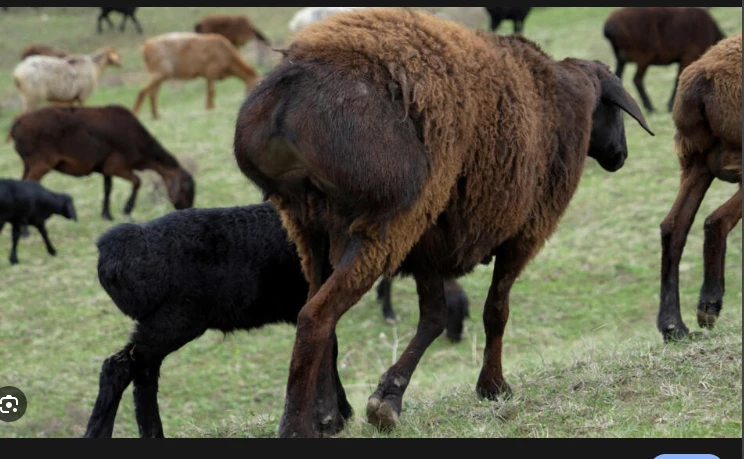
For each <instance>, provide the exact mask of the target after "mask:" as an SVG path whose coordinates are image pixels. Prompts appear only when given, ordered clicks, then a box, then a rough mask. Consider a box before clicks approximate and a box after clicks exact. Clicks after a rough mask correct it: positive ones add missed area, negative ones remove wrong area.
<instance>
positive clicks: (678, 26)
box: [604, 7, 724, 112]
mask: <svg viewBox="0 0 744 459" xmlns="http://www.w3.org/2000/svg"><path fill="white" fill-rule="evenodd" d="M604 36H605V37H606V38H607V39H608V40H609V41H610V44H611V45H612V50H613V51H614V53H615V57H616V58H617V70H616V72H615V73H616V75H617V76H618V77H619V78H621V79H622V77H623V70H624V68H625V64H626V63H628V62H635V63H636V66H637V69H636V74H635V77H633V83H634V84H635V86H636V89H638V94H639V95H640V96H641V101H642V102H643V106H644V107H645V108H646V110H648V111H649V112H653V111H654V107H653V104H651V100H650V99H649V98H648V94H646V89H645V88H644V87H643V77H644V76H645V75H646V70H647V69H648V67H649V66H650V65H671V64H674V63H678V64H679V71H678V73H677V82H678V81H679V75H680V74H681V73H682V71H683V70H684V69H685V68H686V67H687V66H688V65H690V64H691V63H693V62H694V61H695V60H696V59H697V58H699V57H700V56H701V55H702V54H703V53H704V52H705V51H706V50H707V49H708V48H710V47H711V46H713V45H714V44H716V43H717V42H718V41H719V40H721V39H722V38H724V35H723V33H722V32H721V30H720V29H719V28H718V25H717V24H716V21H714V20H713V17H712V16H711V15H710V14H709V13H708V12H707V11H705V10H703V9H702V8H678V7H632V8H623V9H621V10H618V11H615V12H614V13H612V14H611V15H610V17H609V18H607V21H606V22H605V25H604ZM677 82H675V84H674V87H673V88H672V97H671V98H670V99H669V103H668V104H667V107H668V108H669V111H672V105H673V104H674V96H675V93H676V91H677Z"/></svg>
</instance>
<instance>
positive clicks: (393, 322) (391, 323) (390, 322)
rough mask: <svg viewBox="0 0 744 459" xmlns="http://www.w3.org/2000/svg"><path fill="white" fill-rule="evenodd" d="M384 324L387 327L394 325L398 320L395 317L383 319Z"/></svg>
mask: <svg viewBox="0 0 744 459" xmlns="http://www.w3.org/2000/svg"><path fill="white" fill-rule="evenodd" d="M385 323H386V324H388V325H395V324H397V323H398V319H397V318H396V317H395V316H393V317H385Z"/></svg>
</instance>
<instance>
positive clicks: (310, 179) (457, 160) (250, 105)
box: [235, 8, 650, 437]
mask: <svg viewBox="0 0 744 459" xmlns="http://www.w3.org/2000/svg"><path fill="white" fill-rule="evenodd" d="M283 54H284V59H283V60H282V61H281V63H280V64H279V65H278V66H277V67H276V68H275V69H274V70H273V71H272V72H270V73H269V74H268V75H267V76H266V77H265V79H264V80H263V82H262V83H261V84H260V85H258V86H257V88H256V89H255V90H254V91H253V92H252V93H251V95H250V96H249V97H248V98H247V100H246V101H245V102H244V104H243V106H242V108H241V110H240V112H239V115H238V121H237V126H236V134H235V156H236V159H237V162H238V165H239V167H240V168H241V170H242V171H243V173H244V174H245V175H246V176H247V177H248V178H249V179H250V180H252V181H253V182H254V183H255V184H256V185H258V186H259V187H260V188H261V189H262V190H263V192H264V193H265V194H266V195H267V196H268V198H269V199H270V200H271V201H272V202H273V203H274V204H275V205H276V206H277V208H278V209H279V211H280V213H281V216H282V221H283V224H284V226H285V227H286V228H287V230H288V234H289V236H290V238H291V239H292V240H293V241H294V242H295V243H296V245H297V246H298V251H299V253H300V256H301V260H302V264H303V270H304V272H305V274H306V276H307V278H308V280H309V283H310V293H309V296H308V298H309V300H308V303H307V304H306V305H305V306H304V307H303V309H302V310H301V312H300V314H299V316H298V325H297V334H296V340H295V346H294V351H293V354H292V359H291V364H290V371H289V378H288V385H287V393H286V396H287V399H286V402H285V410H284V415H283V417H282V420H281V423H280V431H279V432H280V435H281V436H282V437H291V436H302V437H309V436H314V435H317V433H318V432H319V427H318V426H316V425H314V424H313V411H314V409H315V410H317V409H318V406H330V405H331V404H330V403H329V401H326V403H323V400H322V397H323V395H319V394H318V393H316V392H315V388H316V379H317V376H318V374H319V372H321V373H326V372H328V371H330V362H331V355H332V354H331V352H332V346H331V341H330V338H331V336H332V334H333V332H334V330H335V326H336V323H337V321H338V320H339V319H340V318H341V316H342V315H343V314H344V313H345V312H346V311H347V310H348V309H349V308H350V307H351V306H352V305H354V304H355V303H357V302H358V301H359V299H360V298H361V297H362V296H363V295H364V294H365V293H366V292H367V291H368V290H369V289H370V288H372V287H373V285H374V282H375V280H376V279H377V278H378V277H379V276H380V275H382V274H385V275H388V276H391V275H393V274H395V273H398V272H402V273H404V274H411V275H413V277H414V279H415V282H416V287H417V291H418V295H419V308H420V320H419V325H418V329H417V332H416V334H415V336H414V338H413V340H412V341H411V343H410V344H409V345H408V347H407V348H406V349H405V351H403V353H402V356H401V357H400V359H399V360H398V361H397V362H396V363H395V364H394V365H393V366H392V367H391V368H390V369H389V370H388V371H387V372H386V373H385V374H384V375H383V376H382V378H381V379H380V382H379V385H378V388H377V390H376V391H375V392H374V394H373V395H372V396H371V397H370V399H369V402H368V405H367V419H368V421H369V422H370V423H372V424H373V425H376V426H379V427H382V428H388V427H392V426H394V425H395V424H396V423H397V421H398V417H399V415H400V410H401V404H402V397H403V394H404V392H405V390H406V387H407V386H408V384H409V382H410V380H411V375H412V374H413V371H414V370H415V368H416V366H417V365H418V362H419V360H420V359H421V357H422V355H423V354H424V352H425V351H426V349H427V348H428V347H429V345H430V344H431V343H432V342H433V341H434V339H435V338H436V337H438V336H439V335H440V334H441V333H442V332H443V330H444V327H445V320H446V303H445V296H444V287H443V282H444V279H447V278H458V277H461V276H463V275H465V274H467V273H469V272H471V271H472V270H473V269H474V268H475V267H476V266H477V265H479V264H481V263H484V264H487V263H489V262H490V261H491V260H492V259H493V258H494V257H495V258H496V260H497V262H496V265H495V268H494V273H493V281H492V284H491V288H490V290H489V294H488V298H487V300H486V304H485V308H484V327H485V330H486V340H487V341H486V345H485V355H484V361H483V368H482V370H481V375H480V378H479V380H478V383H477V387H476V388H477V392H478V393H479V394H480V395H481V396H484V397H488V398H495V397H497V396H499V395H500V394H505V393H509V391H510V389H509V386H508V384H507V383H506V381H505V380H504V376H503V373H502V368H501V346H502V340H503V334H504V329H505V326H506V322H507V319H508V315H509V292H510V290H511V287H512V285H513V283H514V281H515V280H516V279H517V277H518V275H519V274H520V272H521V271H522V269H523V268H524V267H525V266H526V265H527V263H528V262H529V261H530V260H531V259H532V258H533V257H534V256H535V254H536V253H537V252H538V250H539V249H540V248H541V247H542V246H543V244H544V242H545V240H546V239H547V237H548V236H549V235H550V234H551V233H553V231H554V230H555V229H556V227H557V225H558V221H559V219H560V217H561V215H562V214H563V213H564V211H565V210H566V208H567V207H568V204H569V202H570V200H571V197H572V196H573V194H574V192H575V191H576V189H577V187H578V184H579V180H580V178H581V174H582V170H583V166H584V163H585V161H586V158H587V156H589V157H593V158H595V159H596V160H597V161H598V162H599V164H600V165H601V166H602V167H603V168H604V169H606V170H608V171H611V172H612V171H616V170H618V169H620V168H621V167H622V166H623V164H624V162H625V160H626V158H627V147H626V140H625V129H624V124H623V116H622V113H623V111H625V112H627V113H629V114H630V115H631V116H633V117H634V118H635V119H636V120H638V121H639V123H640V124H641V125H642V126H643V127H644V128H646V129H647V130H648V127H647V126H646V123H645V120H644V118H643V115H642V113H641V110H640V109H639V107H638V106H637V104H636V103H635V101H634V100H633V98H632V97H631V96H630V95H629V94H628V93H627V92H626V91H625V90H624V89H623V87H622V85H621V82H620V80H619V79H618V78H617V77H616V76H615V75H613V74H612V72H611V71H610V69H609V68H608V67H607V66H606V65H604V64H602V63H600V62H597V61H586V60H580V59H565V60H563V61H560V62H556V61H554V60H553V59H551V58H550V57H549V56H548V55H547V54H545V53H544V52H543V51H542V50H540V48H539V47H538V46H537V45H535V44H534V43H532V42H530V41H529V40H527V39H525V38H522V37H521V36H499V35H495V34H491V33H490V32H486V31H475V30H472V29H469V28H467V27H465V26H462V25H459V24H457V23H454V22H452V21H446V20H442V19H440V18H437V17H435V16H432V15H430V14H426V13H422V12H415V11H411V10H400V9H386V8H381V9H369V10H360V11H355V12H350V13H339V14H338V15H336V16H333V17H331V18H329V19H327V20H325V21H323V22H320V23H317V24H313V25H310V26H309V27H307V28H306V29H303V30H301V31H300V32H299V33H298V34H297V35H296V36H295V37H294V40H293V42H292V43H291V45H290V46H289V48H288V49H287V50H284V52H283ZM649 132H650V131H649ZM327 416H328V418H329V419H338V423H339V424H340V425H342V426H343V419H342V416H341V415H340V414H339V413H337V412H333V411H329V412H328V415H327Z"/></svg>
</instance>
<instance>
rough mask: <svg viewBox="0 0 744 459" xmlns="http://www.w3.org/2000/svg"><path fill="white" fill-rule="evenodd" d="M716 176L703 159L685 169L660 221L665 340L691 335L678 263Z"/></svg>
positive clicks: (660, 324)
mask: <svg viewBox="0 0 744 459" xmlns="http://www.w3.org/2000/svg"><path fill="white" fill-rule="evenodd" d="M712 182H713V175H712V174H711V173H710V170H709V169H708V167H707V166H706V165H705V164H704V163H703V162H697V163H695V164H693V166H692V167H689V168H687V169H684V170H683V171H682V180H681V183H680V188H679V191H678V192H677V198H676V199H675V201H674V205H672V208H671V210H670V211H669V214H667V216H666V217H665V218H664V221H662V223H661V292H660V295H659V299H660V304H659V314H658V318H657V328H658V330H659V332H661V334H662V336H663V338H664V341H665V342H670V341H677V340H680V339H682V338H685V337H686V336H688V335H689V334H690V331H689V329H688V328H687V326H685V324H684V322H683V321H682V315H681V313H680V310H679V262H680V260H681V259H682V252H683V250H684V247H685V243H686V242H687V234H688V232H689V231H690V227H691V226H692V223H693V221H694V219H695V214H696V213H697V211H698V209H699V208H700V204H701V203H702V201H703V197H704V196H705V193H706V192H707V191H708V188H709V187H710V185H711V183H712Z"/></svg>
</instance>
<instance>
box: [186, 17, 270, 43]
mask: <svg viewBox="0 0 744 459" xmlns="http://www.w3.org/2000/svg"><path fill="white" fill-rule="evenodd" d="M194 32H196V33H216V34H219V35H222V36H223V37H225V38H227V39H228V40H230V43H232V44H233V46H235V47H236V48H240V47H241V46H243V45H244V44H246V43H247V42H249V41H250V40H253V39H256V40H258V41H260V42H261V43H263V44H264V45H266V46H271V43H269V40H268V39H267V38H266V36H265V35H264V34H263V33H262V32H261V31H260V30H258V28H257V27H256V26H255V25H253V23H252V22H251V20H250V19H248V16H245V15H231V14H209V15H207V16H204V17H203V18H202V19H201V20H200V21H199V22H197V23H196V24H195V25H194Z"/></svg>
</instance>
